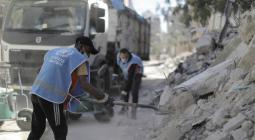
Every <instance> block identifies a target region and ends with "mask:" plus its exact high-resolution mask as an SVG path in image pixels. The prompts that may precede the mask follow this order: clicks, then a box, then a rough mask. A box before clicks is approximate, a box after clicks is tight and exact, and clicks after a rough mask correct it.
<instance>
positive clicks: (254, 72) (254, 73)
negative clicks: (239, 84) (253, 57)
mask: <svg viewBox="0 0 255 140" xmlns="http://www.w3.org/2000/svg"><path fill="white" fill-rule="evenodd" d="M247 80H248V82H254V81H255V66H253V67H252V68H251V69H250V72H249V74H248V79H247Z"/></svg>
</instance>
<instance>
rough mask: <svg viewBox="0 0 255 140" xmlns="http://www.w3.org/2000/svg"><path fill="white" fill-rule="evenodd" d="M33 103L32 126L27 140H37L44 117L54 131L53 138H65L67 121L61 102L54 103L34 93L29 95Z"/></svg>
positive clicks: (44, 123) (43, 124)
mask: <svg viewBox="0 0 255 140" xmlns="http://www.w3.org/2000/svg"><path fill="white" fill-rule="evenodd" d="M31 101H32V104H33V114H32V126H31V132H30V134H29V136H28V140H39V139H40V138H41V136H42V135H43V133H44V130H45V126H46V119H47V120H48V122H49V125H50V127H51V129H52V131H53V133H54V137H55V140H66V136H67V123H66V118H65V114H64V108H63V107H64V105H63V104H54V103H52V102H49V101H46V100H44V99H42V98H40V97H38V96H36V95H32V96H31Z"/></svg>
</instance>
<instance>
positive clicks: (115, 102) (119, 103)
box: [113, 101, 159, 111]
mask: <svg viewBox="0 0 255 140" xmlns="http://www.w3.org/2000/svg"><path fill="white" fill-rule="evenodd" d="M113 104H114V105H120V106H131V107H140V108H148V109H153V110H155V111H158V110H159V109H158V108H157V107H156V106H153V105H145V104H137V103H128V102H122V101H114V102H113Z"/></svg>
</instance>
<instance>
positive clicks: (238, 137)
mask: <svg viewBox="0 0 255 140" xmlns="http://www.w3.org/2000/svg"><path fill="white" fill-rule="evenodd" d="M230 134H231V135H232V136H233V138H234V140H245V139H246V138H248V134H247V132H245V131H243V130H242V129H237V130H235V131H232V132H230Z"/></svg>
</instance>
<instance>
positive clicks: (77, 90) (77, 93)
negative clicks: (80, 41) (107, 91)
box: [67, 56, 90, 113]
mask: <svg viewBox="0 0 255 140" xmlns="http://www.w3.org/2000/svg"><path fill="white" fill-rule="evenodd" d="M86 58H88V57H87V56H86ZM86 67H87V71H88V76H87V79H86V80H87V82H88V83H90V66H89V63H86ZM70 94H71V95H72V96H73V97H75V98H72V97H71V99H70V101H69V103H68V106H67V110H68V111H69V112H72V113H81V112H79V110H80V108H83V107H84V106H83V105H81V103H80V101H79V100H78V98H77V97H81V96H88V95H89V94H88V93H87V92H85V91H84V90H83V88H82V87H81V82H80V79H78V82H77V84H76V86H75V87H74V89H72V91H71V93H70ZM83 110H84V109H83Z"/></svg>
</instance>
